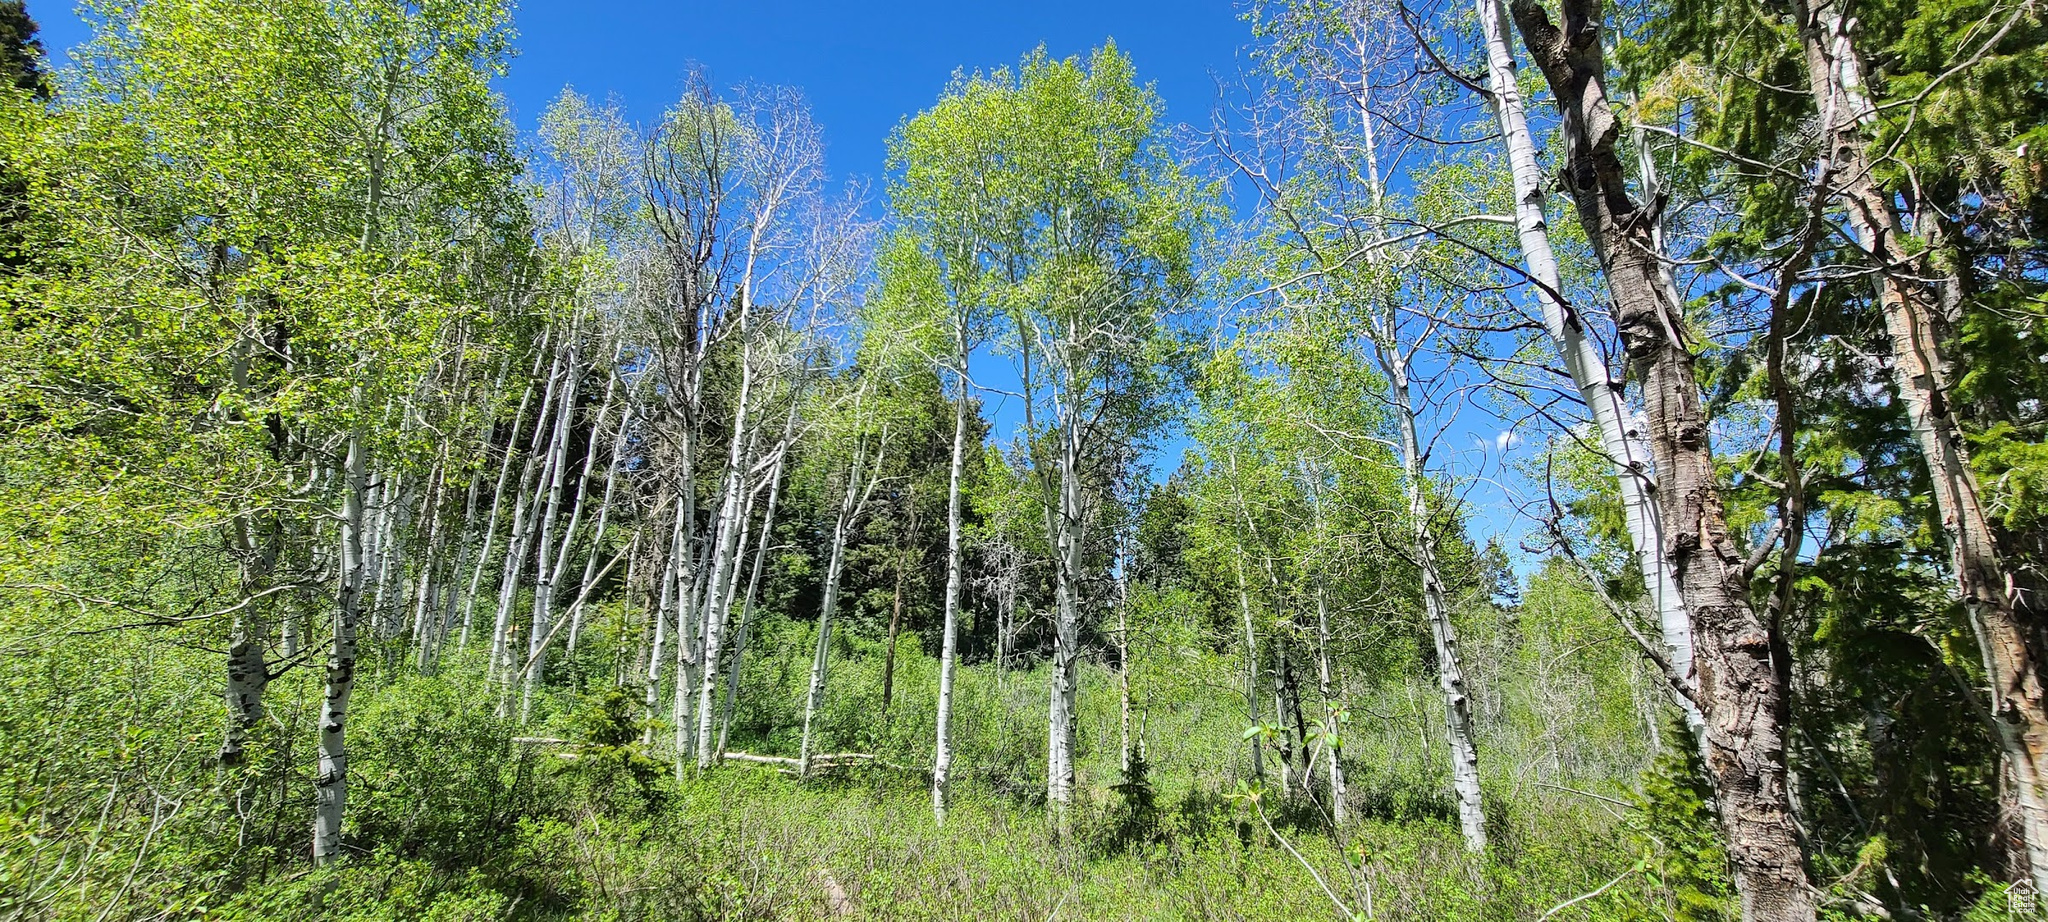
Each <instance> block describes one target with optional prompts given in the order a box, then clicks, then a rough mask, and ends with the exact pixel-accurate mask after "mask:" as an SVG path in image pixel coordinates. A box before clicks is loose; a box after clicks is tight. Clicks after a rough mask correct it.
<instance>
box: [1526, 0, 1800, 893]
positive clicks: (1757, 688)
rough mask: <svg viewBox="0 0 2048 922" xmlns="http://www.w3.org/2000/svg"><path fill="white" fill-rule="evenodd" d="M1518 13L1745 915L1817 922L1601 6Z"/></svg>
mask: <svg viewBox="0 0 2048 922" xmlns="http://www.w3.org/2000/svg"><path fill="white" fill-rule="evenodd" d="M1513 10H1514V17H1515V23H1516V25H1517V26H1518V27H1519V29H1520V30H1521V33H1522V38H1523V42H1524V43H1525V44H1526V45H1527V46H1528V47H1529V49H1530V52H1531V55H1532V56H1533V57H1534V58H1535V60H1536V63H1537V66H1538V67H1540V68H1541V69H1542V71H1543V75H1544V77H1545V79H1546V80H1547V81H1548V83H1549V85H1550V89H1551V92H1552V93H1553V94H1555V95H1556V98H1557V104H1558V109H1559V111H1560V113H1561V114H1562V119H1561V125H1562V128H1563V131H1564V134H1565V143H1566V149H1567V151H1568V161H1567V165H1566V167H1565V170H1564V180H1565V185H1566V188H1567V189H1568V190H1569V191H1570V192H1571V194H1572V199H1573V202H1574V203H1575V204H1576V206H1577V208H1578V212H1579V221H1580V223H1581V224H1583V225H1584V226H1585V230H1586V236H1587V237H1588V239H1590V240H1591V241H1592V243H1593V248H1594V251H1595V253H1596V254H1597V255H1598V256H1599V258H1600V262H1601V264H1602V266H1603V267H1604V268H1605V269H1606V275H1607V283H1608V288H1609V290H1610V291H1611V292H1612V294H1613V296H1614V302H1615V311H1616V325H1617V326H1618V327H1619V329H1620V332H1621V336H1622V342H1623V345H1624V347H1625V348H1626V349H1627V350H1628V354H1629V359H1630V362H1631V363H1632V364H1633V365H1634V366H1635V367H1638V368H1641V369H1643V377H1644V397H1645V405H1646V408H1647V410H1648V413H1647V416H1648V421H1649V426H1650V430H1651V431H1650V447H1651V454H1652V456H1653V458H1654V459H1655V462H1656V468H1657V472H1658V476H1659V479H1660V483H1659V484H1658V489H1657V491H1656V494H1655V496H1656V500H1657V503H1658V507H1659V512H1660V513H1661V515H1662V523H1663V527H1664V530H1665V534H1664V541H1665V544H1664V547H1663V553H1664V554H1665V556H1666V557H1667V558H1668V561H1669V565H1670V567H1671V570H1672V572H1673V574H1674V575H1675V576H1676V578H1677V580H1678V587H1679V591H1680V593H1682V594H1683V596H1684V599H1685V605H1686V610H1687V611H1688V613H1689V614H1690V615H1691V618H1692V627H1693V637H1694V640H1695V657H1696V663H1697V669H1698V673H1699V680H1698V689H1699V692H1698V694H1699V704H1700V708H1701V710H1702V711H1703V712H1704V716H1705V718H1706V725H1707V746H1706V750H1707V756H1708V769H1709V771H1710V772H1712V774H1713V776H1714V780H1715V782H1716V783H1715V796H1716V801H1717V805H1718V807H1719V812H1720V819H1721V827H1722V831H1723V833H1724V834H1725V835H1726V836H1727V841H1728V853H1729V858H1730V860H1731V863H1732V864H1733V865H1734V870H1735V874H1734V877H1735V884H1736V890H1737V892H1738V893H1739V895H1740V897H1741V902H1742V911H1743V917H1744V918H1745V919H1747V920H1752V922H1754V920H1773V922H1777V920H1790V922H1806V920H1811V919H1813V918H1814V917H1815V911H1816V910H1815V894H1814V890H1813V888H1812V886H1811V885H1810V884H1809V883H1808V881H1807V878H1806V870H1805V865H1804V860H1803V858H1804V856H1803V855H1802V853H1801V848H1800V842H1799V836H1798V831H1797V829H1796V827H1795V825H1794V822H1793V818H1792V806H1791V800H1790V793H1789V791H1788V789H1787V784H1786V764H1785V737H1784V732H1785V728H1784V727H1783V726H1782V725H1781V724H1780V722H1779V717H1780V715H1781V714H1782V713H1783V711H1784V708H1783V703H1782V700H1781V699H1782V697H1783V696H1784V695H1785V694H1786V689H1785V688H1784V687H1782V686H1781V685H1780V684H1779V671H1778V669H1777V668H1776V666H1775V665H1774V664H1773V662H1772V648H1773V643H1772V639H1771V636H1770V630H1769V626H1768V625H1767V624H1765V623H1764V622H1763V621H1762V620H1761V619H1759V618H1758V617H1757V613H1756V611H1755V609H1754V608H1752V607H1751V605H1750V602H1749V585H1748V582H1749V581H1748V574H1747V571H1746V567H1745V555H1744V554H1743V553H1742V552H1741V550H1740V549H1739V548H1737V547H1736V545H1735V543H1734V541H1733V540H1732V539H1731V538H1730V536H1729V533H1728V523H1727V520H1726V517H1725V515H1724V514H1723V511H1722V505H1721V494H1720V489H1719V487H1718V485H1717V484H1716V482H1715V479H1714V477H1715V475H1714V468H1713V455H1712V452H1711V450H1710V448H1709V446H1708V444H1707V435H1708V426H1707V419H1706V414H1705V412H1704V410H1703V409H1702V407H1701V404H1700V395H1699V385H1698V382H1697V379H1696V378H1695V377H1694V375H1693V356H1692V353H1691V352H1690V351H1689V350H1688V348H1687V343H1686V341H1685V339H1684V338H1683V337H1684V335H1685V334H1684V329H1685V326H1684V314H1683V311H1682V305H1681V304H1680V303H1679V302H1678V299H1677V296H1676V292H1675V291H1673V290H1671V289H1670V287H1669V286H1668V281H1667V280H1668V276H1667V275H1665V273H1664V271H1663V267H1662V266H1661V264H1660V262H1659V258H1660V257H1659V254H1657V253H1656V252H1655V251H1654V250H1653V249H1652V247H1653V245H1654V240H1652V239H1651V228H1650V226H1649V223H1650V222H1648V221H1647V220H1646V216H1645V215H1644V214H1643V212H1642V210H1641V209H1640V208H1639V206H1637V205H1636V203H1635V202H1634V200H1633V199H1631V198H1630V196H1629V192H1628V181H1627V176H1626V172H1625V170H1624V169H1623V166H1622V162H1621V159H1620V156H1619V155H1618V153H1617V151H1616V147H1615V145H1616V142H1617V141H1618V139H1619V137H1620V130H1621V126H1620V124H1619V122H1618V120H1617V119H1616V117H1615V114H1614V112H1613V109H1612V108H1611V106H1610V104H1609V102H1608V100H1607V97H1606V88H1605V78H1606V60H1605V55H1604V54H1603V52H1602V49H1601V44H1600V29H1601V22H1602V18H1601V17H1602V9H1601V4H1600V2H1599V0H1565V2H1564V25H1563V28H1559V27H1558V26H1556V25H1553V24H1552V23H1551V21H1550V17H1549V15H1548V14H1547V13H1545V12H1544V10H1543V8H1542V7H1541V6H1539V5H1537V4H1536V3H1535V2H1534V0H1514V6H1513Z"/></svg>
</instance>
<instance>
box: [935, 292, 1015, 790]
mask: <svg viewBox="0 0 2048 922" xmlns="http://www.w3.org/2000/svg"><path fill="white" fill-rule="evenodd" d="M955 346H956V348H957V349H958V352H957V353H956V354H955V355H954V356H953V359H954V361H956V362H958V363H959V364H958V365H956V366H955V367H954V369H953V372H954V375H953V376H954V381H955V383H956V384H957V385H958V386H959V388H960V393H959V394H958V395H957V396H956V397H955V399H954V401H953V460H952V466H951V468H950V469H949V471H948V473H947V480H946V597H945V599H944V601H943V602H942V606H943V608H944V612H945V614H944V624H943V626H942V627H941V628H940V632H941V633H940V640H939V713H938V734H937V739H936V745H935V746H934V750H933V754H932V816H933V817H934V819H936V820H937V822H938V824H939V825H941V826H943V825H945V824H946V783H947V781H949V780H950V779H951V777H952V771H953V738H952V732H953V670H954V668H955V661H956V660H958V659H959V655H960V649H959V620H960V570H961V532H962V525H961V515H960V481H961V478H962V476H963V475H964V474H965V472H966V470H967V371H966V368H967V354H966V352H967V350H966V336H965V330H964V325H963V327H962V328H961V329H957V330H956V331H955ZM998 630H1000V628H998ZM996 669H997V671H998V673H999V674H1000V672H1001V669H1002V664H1001V663H1000V662H998V663H997V664H996Z"/></svg>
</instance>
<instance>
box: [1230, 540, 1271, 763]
mask: <svg viewBox="0 0 2048 922" xmlns="http://www.w3.org/2000/svg"><path fill="white" fill-rule="evenodd" d="M1244 555H1245V550H1244V545H1242V544H1240V545H1238V548H1237V560H1236V561H1235V564H1236V571H1237V611H1238V614H1240V615H1242V616H1243V618H1244V712H1245V719H1246V720H1248V721H1250V722H1251V724H1252V726H1255V727H1256V726H1258V725H1259V636H1258V632H1257V630H1256V629H1255V628H1254V625H1253V623H1252V595H1251V590H1250V587H1248V586H1246V585H1245V580H1244ZM1251 745H1252V777H1253V778H1257V779H1260V780H1264V779H1265V777H1266V742H1265V740H1263V739H1260V738H1259V737H1253V738H1252V740H1251Z"/></svg>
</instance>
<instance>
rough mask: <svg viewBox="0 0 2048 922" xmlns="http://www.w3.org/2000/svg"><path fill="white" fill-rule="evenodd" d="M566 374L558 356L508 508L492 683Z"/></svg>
mask: <svg viewBox="0 0 2048 922" xmlns="http://www.w3.org/2000/svg"><path fill="white" fill-rule="evenodd" d="M567 373H568V370H567V369H565V368H564V367H563V364H562V361H561V358H560V357H559V356H558V357H557V358H556V360H555V363H554V370H553V371H552V372H550V374H549V376H548V388H547V396H546V397H544V398H543V399H542V400H541V404H540V413H539V414H537V415H536V416H535V417H534V420H533V439H532V447H531V448H530V449H529V451H528V452H527V456H526V465H525V471H524V472H523V473H522V474H521V475H520V478H519V493H518V498H517V499H516V500H515V501H514V502H513V506H512V533H511V534H510V535H508V536H507V537H506V541H505V567H504V573H503V575H502V576H500V578H499V580H498V612H497V619H496V621H495V622H494V623H493V625H492V628H491V662H490V675H491V677H492V678H494V679H495V678H497V677H499V676H501V675H502V674H503V673H504V672H505V671H506V670H507V669H509V668H511V659H512V651H511V642H512V629H513V619H512V614H513V608H514V606H516V605H517V604H518V601H519V576H520V574H521V573H522V572H523V571H524V569H525V563H526V552H527V544H528V542H529V541H530V540H531V534H532V530H533V526H534V524H535V523H534V521H533V516H532V515H529V511H530V510H533V509H534V507H537V506H538V505H539V503H538V502H536V495H535V492H534V491H535V490H536V489H538V488H540V487H541V486H542V483H541V482H542V481H543V480H544V479H545V476H546V474H545V468H546V462H547V461H548V460H549V459H550V458H551V457H552V452H549V453H547V454H543V453H542V451H541V445H542V439H543V437H544V435H545V434H546V433H548V432H549V431H551V430H550V429H549V425H548V423H549V419H550V417H551V414H552V413H553V411H554V406H555V398H556V396H557V394H558V391H557V387H558V385H559V384H560V383H561V377H562V376H563V375H564V374H567Z"/></svg>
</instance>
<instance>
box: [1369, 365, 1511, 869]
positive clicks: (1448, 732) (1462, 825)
mask: <svg viewBox="0 0 2048 922" xmlns="http://www.w3.org/2000/svg"><path fill="white" fill-rule="evenodd" d="M1394 348H1398V344H1388V345H1382V346H1381V347H1380V352H1381V355H1382V357H1383V359H1384V364H1385V365H1386V366H1387V369H1388V371H1389V372H1390V375H1389V382H1388V383H1389V387H1388V390H1390V391H1391V392H1392V393H1393V397H1394V416H1395V420H1396V423H1397V424H1398V426H1399V428H1400V431H1401V468H1402V474H1403V476H1404V479H1405V480H1406V481H1407V486H1408V519H1409V527H1410V528H1411V529H1412V530H1413V538H1414V546H1415V563H1416V566H1417V568H1418V569H1419V570H1421V575H1422V608H1423V614H1424V615H1425V617H1427V619H1428V620H1429V636H1430V640H1431V641H1432V642H1433V643H1434V644H1435V646H1436V660H1437V662H1436V676H1437V686H1438V688H1439V689H1440V690H1441V691H1442V693H1443V698H1444V731H1445V732H1444V738H1445V741H1446V742H1447V743H1449V744H1450V750H1451V789H1452V792H1453V793H1454V794H1455V795H1457V799H1458V830H1459V832H1460V833H1462V834H1463V835H1464V837H1465V848H1466V850H1468V851H1472V852H1483V851H1485V850H1486V809H1485V803H1484V801H1483V800H1482V799H1481V796H1480V790H1479V747H1478V746H1477V745H1476V743H1475V741H1474V736H1475V734H1474V732H1473V721H1472V696H1471V695H1470V693H1468V692H1467V690H1466V688H1465V667H1464V654H1463V653H1462V652H1461V648H1460V647H1459V645H1458V632H1457V629H1456V628H1454V627H1453V626H1452V625H1451V602H1450V595H1449V593H1448V592H1447V591H1445V589H1444V580H1443V574H1442V572H1441V571H1440V570H1439V569H1438V568H1437V562H1436V546H1437V545H1436V532H1435V529H1434V528H1433V527H1432V525H1431V519H1430V508H1429V491H1428V487H1429V484H1428V481H1427V472H1426V471H1425V470H1424V469H1423V466H1422V444H1421V440H1420V439H1419V438H1417V436H1416V432H1415V409H1414V405H1413V404H1412V403H1411V399H1410V395H1409V390H1408V367H1407V362H1406V361H1405V360H1404V359H1403V358H1402V357H1401V356H1400V354H1399V353H1397V352H1395V351H1394Z"/></svg>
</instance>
